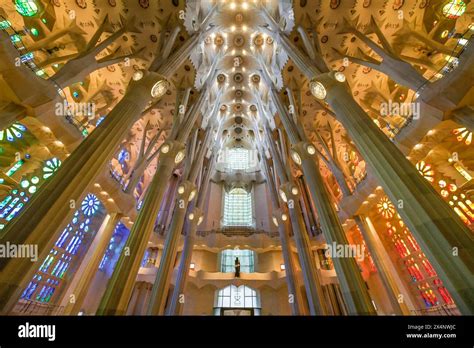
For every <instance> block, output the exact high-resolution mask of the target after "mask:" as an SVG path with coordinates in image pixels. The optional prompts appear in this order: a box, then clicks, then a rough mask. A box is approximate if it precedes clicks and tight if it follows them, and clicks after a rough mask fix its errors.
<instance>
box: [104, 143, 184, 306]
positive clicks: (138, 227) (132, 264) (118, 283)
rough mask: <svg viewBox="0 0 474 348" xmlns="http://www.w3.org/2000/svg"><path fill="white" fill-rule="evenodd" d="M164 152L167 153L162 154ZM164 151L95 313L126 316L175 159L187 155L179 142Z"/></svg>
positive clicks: (163, 147) (169, 145) (164, 146)
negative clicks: (182, 153) (179, 154)
mask: <svg viewBox="0 0 474 348" xmlns="http://www.w3.org/2000/svg"><path fill="white" fill-rule="evenodd" d="M164 149H165V150H166V153H163V150H164ZM161 152H162V153H161V155H160V158H159V161H158V166H157V168H156V173H155V175H154V177H153V180H152V181H151V183H150V185H149V187H148V189H147V193H146V194H145V198H144V200H143V204H142V208H141V209H140V213H139V214H138V217H137V219H136V221H135V222H134V224H133V227H132V229H131V230H130V234H129V236H128V239H127V242H126V244H125V246H124V252H122V254H121V255H120V258H119V260H118V262H117V265H116V266H115V269H114V272H113V274H112V277H111V278H110V280H109V282H108V284H107V289H106V291H105V293H104V295H103V297H102V300H101V302H100V304H99V308H98V310H97V313H96V314H98V315H115V314H118V315H122V314H124V313H126V310H127V306H128V301H129V300H130V296H131V295H132V291H133V286H134V284H135V279H136V277H137V273H138V269H139V268H140V263H141V261H142V258H143V255H144V253H145V249H146V247H147V243H148V241H149V240H150V237H151V234H152V232H153V228H154V225H155V221H156V216H157V214H158V211H159V209H160V206H161V203H162V198H163V196H164V194H165V192H166V188H167V186H168V182H169V179H170V177H171V174H172V173H173V170H174V168H175V166H176V164H178V163H179V162H180V161H178V163H176V160H178V159H181V160H182V159H183V158H181V156H179V157H178V158H177V156H178V153H181V152H184V145H183V144H181V143H178V142H168V143H166V144H165V145H163V146H162V148H161ZM125 251H127V252H125Z"/></svg>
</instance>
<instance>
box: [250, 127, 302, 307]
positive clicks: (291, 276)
mask: <svg viewBox="0 0 474 348" xmlns="http://www.w3.org/2000/svg"><path fill="white" fill-rule="evenodd" d="M255 134H258V133H255ZM260 153H261V154H264V153H265V152H264V151H262V150H260ZM262 161H263V170H264V172H265V178H266V181H267V184H268V186H267V187H268V191H269V193H270V199H271V201H272V206H273V211H274V213H273V218H274V219H275V220H274V223H275V225H277V228H278V234H279V236H280V243H281V251H282V254H283V261H284V263H285V273H286V284H287V286H288V295H289V296H291V299H292V301H290V306H291V312H292V313H293V315H302V314H305V311H306V309H305V308H304V305H303V301H302V298H301V293H300V290H299V288H298V286H297V280H296V269H295V260H294V258H293V252H292V251H291V243H290V236H289V228H290V226H289V224H288V218H286V219H285V220H283V218H282V217H283V216H285V215H286V216H287V214H286V209H285V212H283V210H282V208H281V207H280V201H279V199H278V193H277V187H276V184H275V181H274V180H273V176H272V175H271V173H270V169H269V166H268V163H267V160H266V159H265V158H263V159H262Z"/></svg>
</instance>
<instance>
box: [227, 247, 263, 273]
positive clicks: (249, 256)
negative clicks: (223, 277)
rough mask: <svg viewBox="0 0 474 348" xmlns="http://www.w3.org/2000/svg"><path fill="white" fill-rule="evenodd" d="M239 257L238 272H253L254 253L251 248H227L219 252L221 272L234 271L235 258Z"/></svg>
mask: <svg viewBox="0 0 474 348" xmlns="http://www.w3.org/2000/svg"><path fill="white" fill-rule="evenodd" d="M236 257H238V258H239V262H240V272H242V273H253V272H255V253H254V252H253V251H252V250H239V249H227V250H222V252H221V272H223V273H231V272H235V258H236Z"/></svg>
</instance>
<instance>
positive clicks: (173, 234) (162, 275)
mask: <svg viewBox="0 0 474 348" xmlns="http://www.w3.org/2000/svg"><path fill="white" fill-rule="evenodd" d="M212 133H213V132H212V128H208V129H207V130H206V138H205V140H204V141H203V145H202V146H201V148H200V150H199V153H198V154H197V155H196V158H194V161H193V163H192V166H191V169H190V170H189V172H188V173H189V175H186V176H185V178H186V179H185V181H184V182H183V183H181V185H180V186H179V187H178V199H177V201H176V206H175V211H174V214H173V220H172V222H171V226H170V228H169V231H168V234H167V235H166V240H165V244H164V247H163V254H162V256H161V259H160V265H159V268H158V271H157V273H156V279H155V283H154V285H153V290H152V296H151V300H150V304H149V307H148V314H153V315H157V314H159V315H161V314H164V311H165V305H166V299H167V295H168V288H169V284H170V280H171V276H172V272H173V269H174V261H175V258H176V254H177V247H178V242H179V237H180V236H181V232H182V230H183V226H184V220H185V217H186V211H187V208H188V204H189V202H191V201H192V199H193V198H194V197H195V196H196V194H197V189H196V185H195V184H194V182H195V181H196V179H197V175H198V173H199V170H200V168H201V165H202V162H203V160H204V155H205V154H206V152H207V149H208V146H209V142H210V139H211V134H212ZM191 248H192V247H191Z"/></svg>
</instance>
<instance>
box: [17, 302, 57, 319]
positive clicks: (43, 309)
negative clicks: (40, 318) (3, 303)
mask: <svg viewBox="0 0 474 348" xmlns="http://www.w3.org/2000/svg"><path fill="white" fill-rule="evenodd" d="M63 310H64V306H58V305H53V304H50V303H44V302H37V301H32V300H20V301H18V303H17V304H16V305H15V307H14V308H13V310H12V313H13V314H16V315H61V314H62V312H63Z"/></svg>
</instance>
